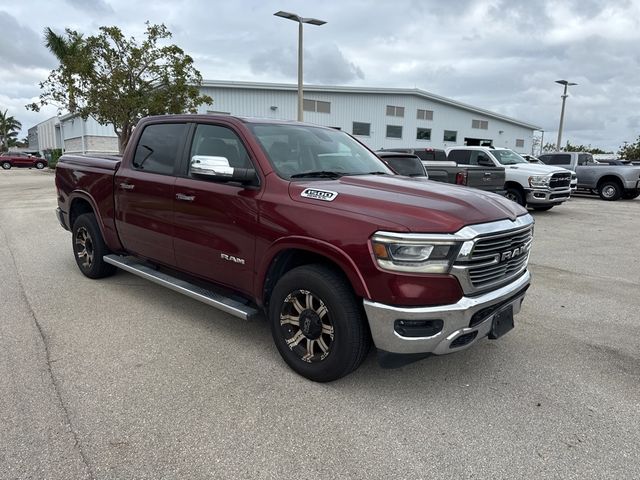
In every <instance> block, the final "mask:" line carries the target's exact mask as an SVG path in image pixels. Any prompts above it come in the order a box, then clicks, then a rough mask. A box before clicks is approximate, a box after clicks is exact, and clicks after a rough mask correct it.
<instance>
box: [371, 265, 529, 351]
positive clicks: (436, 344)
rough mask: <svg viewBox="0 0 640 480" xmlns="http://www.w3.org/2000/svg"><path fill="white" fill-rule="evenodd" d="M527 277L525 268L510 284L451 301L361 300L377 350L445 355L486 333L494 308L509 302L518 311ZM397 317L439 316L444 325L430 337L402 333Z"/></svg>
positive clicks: (400, 318)
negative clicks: (437, 303) (428, 304)
mask: <svg viewBox="0 0 640 480" xmlns="http://www.w3.org/2000/svg"><path fill="white" fill-rule="evenodd" d="M530 281H531V275H530V274H529V271H528V270H525V272H524V274H523V275H522V276H520V277H519V278H517V279H516V280H514V281H513V282H512V283H510V284H509V285H506V286H504V287H502V288H499V289H497V290H493V291H491V292H488V293H485V294H482V295H478V296H475V297H462V298H461V299H460V301H458V302H456V303H454V304H452V305H440V306H437V307H394V306H391V305H385V304H382V303H376V302H372V301H369V300H364V309H365V312H366V314H367V318H368V320H369V328H370V329H371V335H372V337H373V341H374V343H375V345H376V347H377V348H378V349H379V350H384V351H385V352H391V353H398V354H418V353H433V354H435V355H444V354H446V353H453V352H457V351H459V350H463V349H465V348H468V347H470V346H471V345H473V344H474V343H475V342H477V341H478V340H479V339H480V338H483V337H486V336H487V335H488V334H489V332H490V330H491V326H492V320H493V317H494V314H495V313H496V310H499V309H501V308H502V307H506V306H507V305H512V307H513V313H514V315H515V314H516V313H518V312H519V311H520V306H521V305H522V301H523V300H524V296H525V292H526V289H527V288H528V286H529V283H530ZM489 307H496V308H494V309H491V308H489ZM485 309H489V310H490V313H488V314H487V316H486V317H485V318H483V319H482V320H481V321H479V322H478V321H477V319H474V322H473V326H470V325H471V324H472V323H471V322H472V317H473V316H474V315H475V314H476V313H478V312H481V311H482V310H485ZM396 320H442V322H443V327H442V330H440V331H439V332H438V333H436V334H435V335H432V336H430V337H405V336H401V335H400V334H398V332H396V330H395V329H394V324H395V322H396ZM473 332H477V333H476V334H475V338H473V339H472V340H471V341H469V342H468V343H465V344H464V345H461V346H456V345H458V344H459V343H460V342H456V343H455V344H454V345H453V346H452V343H453V342H454V341H455V340H456V339H458V338H459V337H462V336H463V335H468V334H473ZM470 337H471V336H468V337H466V338H470Z"/></svg>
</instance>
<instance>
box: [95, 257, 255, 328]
mask: <svg viewBox="0 0 640 480" xmlns="http://www.w3.org/2000/svg"><path fill="white" fill-rule="evenodd" d="M103 258H104V261H105V262H107V263H110V264H111V265H115V266H116V267H118V268H121V269H122V270H125V271H126V272H129V273H132V274H134V275H137V276H138V277H142V278H145V279H147V280H150V281H152V282H153V283H157V284H158V285H162V286H163V287H167V288H169V289H171V290H173V291H174V292H178V293H182V294H183V295H186V296H187V297H191V298H193V299H195V300H199V301H200V302H203V303H206V304H207V305H210V306H212V307H215V308H217V309H218V310H222V311H223V312H225V313H228V314H229V315H233V316H234V317H238V318H241V319H243V320H251V319H252V318H254V317H255V316H257V315H258V314H259V311H258V310H257V309H255V308H253V307H250V306H249V305H245V304H243V303H242V302H239V301H237V300H234V299H232V298H228V297H225V296H224V295H222V294H220V293H216V292H213V291H211V290H207V289H205V288H202V287H199V286H197V285H194V284H192V283H189V282H187V281H185V280H182V279H180V278H176V277H172V276H171V275H169V274H167V273H164V272H160V271H158V270H155V269H153V268H151V267H149V266H147V265H144V264H142V263H138V262H137V261H136V260H135V259H133V258H132V257H123V256H120V255H105V256H104V257H103Z"/></svg>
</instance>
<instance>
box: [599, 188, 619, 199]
mask: <svg viewBox="0 0 640 480" xmlns="http://www.w3.org/2000/svg"><path fill="white" fill-rule="evenodd" d="M616 192H617V190H616V188H615V187H613V186H612V185H605V186H604V188H603V189H602V196H603V197H605V198H613V196H614V195H615V194H616Z"/></svg>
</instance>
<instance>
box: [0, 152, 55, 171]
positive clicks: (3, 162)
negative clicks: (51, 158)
mask: <svg viewBox="0 0 640 480" xmlns="http://www.w3.org/2000/svg"><path fill="white" fill-rule="evenodd" d="M46 166H47V161H46V160H44V159H42V158H40V157H36V156H35V155H30V154H28V153H11V152H5V153H2V154H0V167H2V168H3V170H9V169H10V168H11V167H19V168H34V167H35V168H37V169H38V170H42V169H43V168H44V167H46Z"/></svg>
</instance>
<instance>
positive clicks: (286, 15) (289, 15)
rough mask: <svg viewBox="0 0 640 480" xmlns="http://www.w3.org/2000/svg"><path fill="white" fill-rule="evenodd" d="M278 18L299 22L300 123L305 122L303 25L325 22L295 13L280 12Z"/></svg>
mask: <svg viewBox="0 0 640 480" xmlns="http://www.w3.org/2000/svg"><path fill="white" fill-rule="evenodd" d="M274 15H275V16H276V17H282V18H286V19H288V20H293V21H294V22H298V121H299V122H302V120H303V113H302V112H303V110H302V100H303V97H302V24H303V23H310V24H311V25H318V26H319V25H324V24H325V23H327V22H325V21H324V20H318V19H317V18H303V17H301V16H300V15H297V14H295V13H289V12H283V11H279V12H276V13H274Z"/></svg>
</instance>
